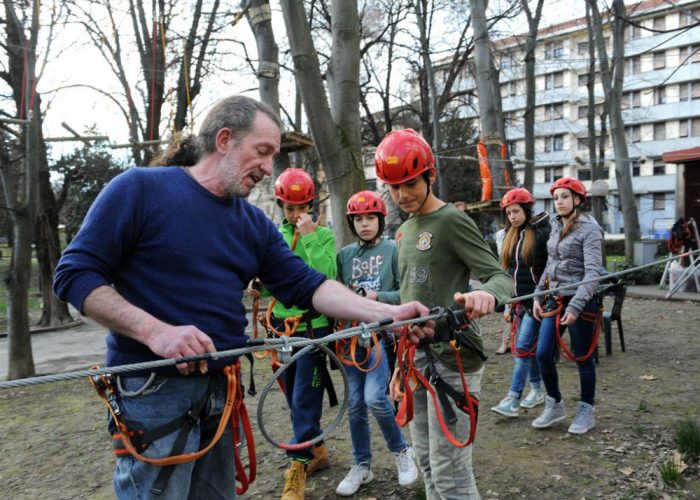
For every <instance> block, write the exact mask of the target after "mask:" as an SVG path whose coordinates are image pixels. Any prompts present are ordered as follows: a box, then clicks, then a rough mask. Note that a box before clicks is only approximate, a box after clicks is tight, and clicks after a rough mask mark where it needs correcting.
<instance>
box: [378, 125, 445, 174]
mask: <svg viewBox="0 0 700 500" xmlns="http://www.w3.org/2000/svg"><path fill="white" fill-rule="evenodd" d="M374 166H375V168H376V170H377V177H379V178H380V179H381V180H382V181H384V182H385V183H387V184H401V183H402V182H406V181H408V180H411V179H413V178H415V177H418V176H419V175H420V174H422V173H423V172H428V171H430V170H431V169H433V168H435V157H434V156H433V151H432V149H431V148H430V145H429V144H428V143H427V142H426V140H425V139H423V137H421V135H420V134H419V133H418V132H416V131H415V130H411V129H404V130H394V131H393V132H389V133H388V134H387V135H386V137H384V139H383V140H382V142H380V143H379V146H377V151H376V153H375V154H374Z"/></svg>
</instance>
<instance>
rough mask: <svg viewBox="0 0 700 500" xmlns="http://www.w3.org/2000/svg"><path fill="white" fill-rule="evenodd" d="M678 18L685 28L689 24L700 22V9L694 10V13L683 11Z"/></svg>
mask: <svg viewBox="0 0 700 500" xmlns="http://www.w3.org/2000/svg"><path fill="white" fill-rule="evenodd" d="M678 16H679V19H678V24H679V26H680V27H681V28H683V27H685V26H688V25H689V24H694V23H696V22H698V19H700V9H694V10H693V11H690V10H688V9H683V10H681V11H680V12H679V13H678Z"/></svg>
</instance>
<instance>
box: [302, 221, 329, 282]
mask: <svg viewBox="0 0 700 500" xmlns="http://www.w3.org/2000/svg"><path fill="white" fill-rule="evenodd" d="M299 242H300V243H301V244H302V245H304V251H305V252H306V256H307V258H308V262H307V263H308V265H309V266H310V267H312V268H314V269H315V270H316V271H318V272H320V273H323V274H325V275H326V276H328V277H329V278H331V279H335V277H336V255H335V235H334V234H333V232H332V231H331V230H329V229H327V228H324V227H318V228H316V231H314V232H313V233H311V234H307V235H304V236H301V237H300V238H299Z"/></svg>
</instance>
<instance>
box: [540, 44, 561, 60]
mask: <svg viewBox="0 0 700 500" xmlns="http://www.w3.org/2000/svg"><path fill="white" fill-rule="evenodd" d="M562 57H564V47H562V46H561V45H556V46H555V45H553V44H551V43H549V44H547V45H546V47H545V49H544V58H545V59H561V58H562Z"/></svg>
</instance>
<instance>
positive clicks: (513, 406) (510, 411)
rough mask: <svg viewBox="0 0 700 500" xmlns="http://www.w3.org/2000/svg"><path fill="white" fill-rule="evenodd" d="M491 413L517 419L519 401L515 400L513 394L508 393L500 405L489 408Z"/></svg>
mask: <svg viewBox="0 0 700 500" xmlns="http://www.w3.org/2000/svg"><path fill="white" fill-rule="evenodd" d="M491 411H495V412H496V413H498V414H499V415H503V416H504V417H517V416H518V412H519V411H520V399H519V398H516V397H515V396H514V395H513V393H508V395H507V396H506V397H505V398H503V399H502V400H501V402H500V403H498V404H497V405H496V406H494V407H492V408H491Z"/></svg>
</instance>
